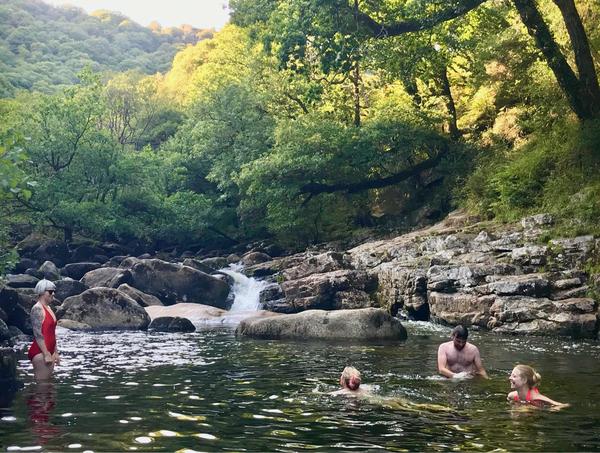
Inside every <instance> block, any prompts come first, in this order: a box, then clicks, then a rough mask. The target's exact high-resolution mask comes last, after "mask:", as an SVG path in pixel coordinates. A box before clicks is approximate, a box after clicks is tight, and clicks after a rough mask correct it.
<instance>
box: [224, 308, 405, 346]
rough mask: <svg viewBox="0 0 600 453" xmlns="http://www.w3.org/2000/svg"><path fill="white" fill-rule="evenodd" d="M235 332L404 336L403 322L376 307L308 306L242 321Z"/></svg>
mask: <svg viewBox="0 0 600 453" xmlns="http://www.w3.org/2000/svg"><path fill="white" fill-rule="evenodd" d="M236 334H237V335H241V336H247V337H253V338H263V339H274V340H278V339H295V340H312V339H320V340H406V337H407V334H406V329H405V328H404V326H403V325H402V323H401V322H400V321H399V320H398V319H397V318H394V317H393V316H391V315H390V314H389V313H387V312H386V311H385V310H382V309H378V308H363V309H358V310H336V311H325V310H307V311H304V312H302V313H296V314H289V315H279V316H274V317H270V318H261V319H257V318H250V319H246V320H244V321H242V322H241V323H240V325H239V327H238V328H237V330H236Z"/></svg>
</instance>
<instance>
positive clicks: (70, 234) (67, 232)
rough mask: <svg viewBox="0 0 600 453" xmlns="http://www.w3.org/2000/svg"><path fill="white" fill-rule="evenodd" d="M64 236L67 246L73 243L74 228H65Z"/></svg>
mask: <svg viewBox="0 0 600 453" xmlns="http://www.w3.org/2000/svg"><path fill="white" fill-rule="evenodd" d="M63 234H64V238H65V242H66V243H67V244H70V243H71V242H73V228H70V227H63Z"/></svg>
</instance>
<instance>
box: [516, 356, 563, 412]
mask: <svg viewBox="0 0 600 453" xmlns="http://www.w3.org/2000/svg"><path fill="white" fill-rule="evenodd" d="M508 380H509V381H510V388H511V389H513V391H512V392H510V393H509V394H508V396H507V399H508V401H510V402H511V403H524V404H532V405H534V406H537V407H543V406H552V407H555V408H561V407H567V406H569V405H568V404H565V403H559V402H558V401H554V400H552V399H550V398H548V397H547V396H545V395H542V394H541V393H540V391H539V390H538V388H537V387H538V385H539V383H540V381H541V380H542V377H541V376H540V374H539V373H538V372H537V371H535V370H534V369H533V368H532V367H530V366H528V365H517V366H516V367H515V368H514V369H513V370H512V373H511V374H510V377H509V378H508Z"/></svg>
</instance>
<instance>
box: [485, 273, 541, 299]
mask: <svg viewBox="0 0 600 453" xmlns="http://www.w3.org/2000/svg"><path fill="white" fill-rule="evenodd" d="M486 280H487V281H489V282H490V283H487V284H486V285H482V286H478V287H477V288H476V289H475V290H476V292H478V293H479V294H498V295H499V296H513V295H521V296H535V297H547V296H548V295H549V294H550V289H551V288H550V282H549V281H548V278H547V276H546V275H545V274H525V275H509V276H507V275H503V276H495V275H494V276H488V277H486Z"/></svg>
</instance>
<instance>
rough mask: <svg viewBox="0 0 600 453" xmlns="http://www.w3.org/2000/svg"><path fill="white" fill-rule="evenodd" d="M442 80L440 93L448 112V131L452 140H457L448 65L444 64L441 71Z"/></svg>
mask: <svg viewBox="0 0 600 453" xmlns="http://www.w3.org/2000/svg"><path fill="white" fill-rule="evenodd" d="M440 76H441V81H442V94H443V95H444V99H445V103H446V108H447V109H448V113H449V114H450V120H449V121H448V131H449V132H450V137H452V140H458V139H459V138H460V136H461V133H460V130H459V129H458V124H457V122H456V105H455V104H454V98H453V97H452V91H450V80H448V67H447V66H446V65H444V67H443V68H442V71H441V74H440Z"/></svg>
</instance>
